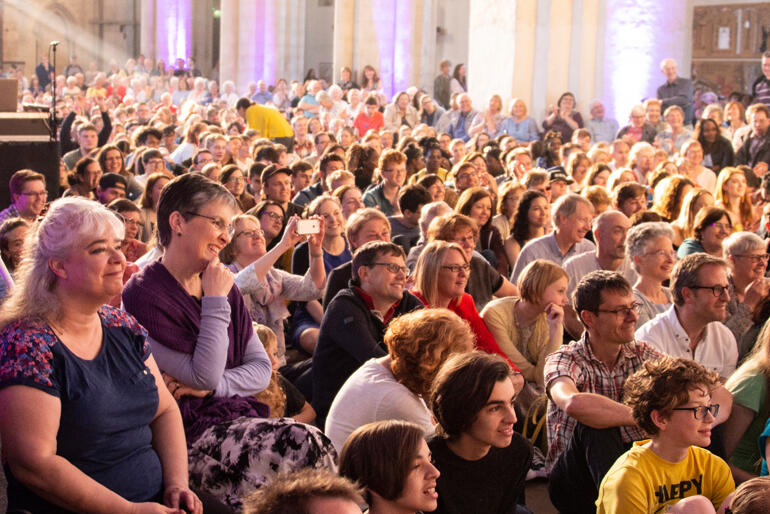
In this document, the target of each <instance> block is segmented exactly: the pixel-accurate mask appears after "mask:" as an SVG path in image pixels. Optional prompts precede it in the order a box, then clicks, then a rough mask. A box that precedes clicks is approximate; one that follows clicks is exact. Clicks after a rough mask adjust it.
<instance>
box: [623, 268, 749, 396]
mask: <svg viewBox="0 0 770 514" xmlns="http://www.w3.org/2000/svg"><path fill="white" fill-rule="evenodd" d="M671 292H672V293H673V296H674V304H673V305H672V306H671V307H670V308H669V309H668V310H666V311H665V312H663V313H661V314H658V315H657V316H656V317H654V318H653V319H651V320H650V321H648V322H647V323H645V324H644V325H642V326H641V327H639V330H637V331H636V338H637V339H639V340H640V341H645V342H647V343H649V344H650V346H652V347H653V348H655V349H656V350H658V351H660V352H662V353H664V354H666V355H670V356H672V357H684V358H687V359H692V360H694V361H696V362H698V363H700V364H701V365H703V366H705V367H706V368H708V369H710V370H713V371H716V372H717V373H718V374H719V376H720V378H721V379H722V381H723V382H724V381H725V380H727V379H728V378H729V377H730V375H732V373H733V371H735V367H736V364H737V362H738V345H737V343H736V342H735V336H734V335H733V333H732V332H731V331H730V329H729V328H727V326H725V324H724V323H722V322H723V321H724V320H725V318H726V316H727V303H728V302H729V301H730V283H729V281H728V280H727V263H726V262H725V261H724V260H722V259H719V258H717V257H713V256H711V255H708V254H705V253H693V254H690V255H688V256H687V257H685V258H684V259H682V260H680V261H679V262H677V263H676V265H675V266H674V270H673V271H672V272H671Z"/></svg>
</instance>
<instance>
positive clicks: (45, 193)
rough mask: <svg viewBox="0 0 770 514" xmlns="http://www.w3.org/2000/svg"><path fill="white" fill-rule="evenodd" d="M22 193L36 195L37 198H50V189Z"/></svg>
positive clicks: (30, 195)
mask: <svg viewBox="0 0 770 514" xmlns="http://www.w3.org/2000/svg"><path fill="white" fill-rule="evenodd" d="M21 194H22V195H24V196H29V197H32V196H34V197H35V198H48V191H40V192H38V193H35V192H31V191H30V192H29V193H21Z"/></svg>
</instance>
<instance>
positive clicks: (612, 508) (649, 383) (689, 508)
mask: <svg viewBox="0 0 770 514" xmlns="http://www.w3.org/2000/svg"><path fill="white" fill-rule="evenodd" d="M719 384H720V382H719V375H718V374H717V373H715V372H714V371H711V370H708V369H706V368H704V367H703V366H701V365H700V364H698V363H697V362H695V361H693V360H690V359H683V358H678V359H675V358H672V357H668V356H664V357H661V358H659V359H656V360H653V361H647V362H645V363H644V366H643V367H642V369H640V370H639V371H637V372H636V373H635V374H634V375H632V376H630V377H629V378H628V380H626V384H625V386H624V389H625V403H626V405H628V406H629V407H630V408H631V411H632V415H633V417H634V421H635V422H636V424H637V425H638V426H639V427H640V428H642V429H644V431H645V432H647V433H648V434H649V435H650V439H649V440H646V441H637V442H636V443H634V445H633V446H632V447H631V449H630V450H628V451H627V452H626V453H624V454H623V455H621V456H620V458H619V459H618V460H617V461H615V464H613V466H612V467H611V468H610V470H609V471H608V472H607V474H606V475H605V477H604V480H603V481H602V484H601V486H600V487H599V499H598V500H597V502H596V505H597V513H598V514H605V513H615V512H617V513H620V512H622V513H624V514H625V513H636V512H640V513H641V512H686V513H713V512H715V510H716V509H719V508H720V507H721V506H722V503H723V502H724V501H725V499H726V498H727V497H728V496H729V495H730V493H732V492H733V490H734V489H735V482H733V477H732V475H731V474H730V468H729V467H728V465H727V463H726V462H725V461H723V460H722V459H720V458H719V457H717V456H716V455H714V454H713V453H711V452H709V451H708V450H706V449H704V448H703V447H705V446H708V445H709V444H710V443H711V429H712V427H713V426H714V422H715V421H716V415H717V413H718V412H719V407H720V405H719V404H718V403H712V397H711V392H712V391H713V390H714V389H716V388H717V387H718V386H719Z"/></svg>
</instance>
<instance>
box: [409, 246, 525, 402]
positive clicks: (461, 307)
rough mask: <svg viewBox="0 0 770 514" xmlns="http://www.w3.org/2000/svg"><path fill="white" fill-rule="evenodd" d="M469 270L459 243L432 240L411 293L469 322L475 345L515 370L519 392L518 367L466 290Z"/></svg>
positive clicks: (420, 262) (418, 269) (424, 250)
mask: <svg viewBox="0 0 770 514" xmlns="http://www.w3.org/2000/svg"><path fill="white" fill-rule="evenodd" d="M470 269H471V267H470V264H469V263H468V258H467V257H466V256H465V252H464V251H463V249H462V248H461V247H460V245H458V244H457V243H448V242H446V241H432V242H430V243H428V244H427V245H426V246H425V248H424V249H423V251H422V253H421V254H420V257H419V258H418V259H417V265H416V267H415V283H414V289H412V291H411V292H412V294H414V295H415V296H417V298H419V299H420V301H421V302H422V303H424V304H425V306H426V307H443V308H445V309H449V310H451V311H453V312H454V313H455V314H457V315H458V316H460V317H461V318H462V319H464V320H465V321H466V322H468V325H470V327H471V330H472V331H473V334H474V335H475V336H476V342H475V347H476V348H477V349H479V350H483V351H485V352H489V353H496V354H498V355H500V356H502V357H503V358H504V359H505V360H506V362H508V364H509V365H510V366H511V367H512V368H513V369H514V370H515V371H516V372H517V374H516V376H515V377H514V385H515V386H516V390H517V391H519V390H521V388H522V386H523V385H524V379H523V378H522V377H521V372H520V371H519V368H517V367H516V365H515V364H514V363H513V362H512V361H511V360H510V359H509V358H508V357H507V356H506V355H505V353H504V352H503V351H502V350H501V349H500V346H498V344H497V341H495V338H494V336H493V335H492V333H491V332H490V331H489V329H487V326H486V325H485V324H484V320H482V319H481V316H479V312H478V311H477V310H476V306H475V305H474V303H473V297H472V296H471V295H469V294H468V293H466V292H465V284H466V282H468V276H469V274H470Z"/></svg>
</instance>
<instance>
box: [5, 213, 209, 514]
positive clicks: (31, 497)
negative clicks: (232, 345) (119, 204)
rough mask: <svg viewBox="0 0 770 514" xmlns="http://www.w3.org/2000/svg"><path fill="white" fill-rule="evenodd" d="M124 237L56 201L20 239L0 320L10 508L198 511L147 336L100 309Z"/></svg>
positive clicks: (119, 228)
mask: <svg viewBox="0 0 770 514" xmlns="http://www.w3.org/2000/svg"><path fill="white" fill-rule="evenodd" d="M123 237H124V228H123V222H122V221H121V220H120V219H119V218H118V216H117V215H116V214H115V213H113V212H111V211H109V210H107V208H106V207H104V206H102V205H101V204H99V203H97V202H93V201H90V200H86V199H83V198H65V199H61V200H57V201H56V202H54V203H53V204H52V205H51V209H50V211H48V214H47V215H46V217H45V218H44V219H43V220H42V221H41V222H40V224H39V225H38V226H36V227H35V228H34V230H33V232H32V233H31V234H30V236H29V238H28V241H27V243H26V246H25V250H24V252H25V253H24V256H25V258H24V260H23V261H22V262H21V265H20V269H19V274H18V277H17V278H18V282H17V285H16V287H15V288H14V290H13V292H12V293H11V296H10V297H9V298H8V300H7V302H6V303H5V305H4V306H3V310H2V312H1V313H0V328H1V329H2V333H1V334H0V340H1V341H2V343H1V344H0V353H2V355H3V359H2V363H0V411H2V413H3V415H2V416H0V436H1V437H2V440H3V443H4V444H3V455H4V460H5V462H7V464H8V468H6V469H7V470H8V507H9V510H10V511H25V512H26V511H30V512H64V511H66V512H71V511H74V512H124V511H125V512H129V511H132V512H170V511H171V509H168V510H164V509H165V508H164V507H163V506H162V505H160V503H165V504H166V505H167V506H168V507H172V508H173V509H175V510H176V509H180V508H181V507H185V508H186V509H187V510H188V511H189V512H196V513H200V512H202V505H201V502H200V500H199V499H198V497H197V496H196V495H195V494H194V493H193V492H192V491H190V489H189V487H188V469H187V451H186V447H185V435H184V430H183V427H182V419H181V416H180V414H179V408H178V407H177V405H176V403H175V402H174V399H173V398H172V396H171V395H170V394H169V392H168V390H167V389H166V386H165V385H164V383H163V378H162V377H161V374H160V371H159V370H158V366H157V365H156V364H155V360H154V358H153V356H152V355H151V354H150V349H149V346H148V344H147V339H146V336H147V333H146V332H145V330H144V328H142V327H141V326H140V325H139V324H138V323H137V321H136V319H134V318H133V317H132V316H130V315H128V314H126V313H125V312H123V311H120V310H118V309H115V308H113V307H109V306H107V305H104V304H105V303H107V302H108V301H109V300H110V299H111V298H113V297H114V296H115V295H118V294H120V291H121V289H122V288H123V273H124V271H125V269H126V259H125V257H124V256H123V254H122V253H121V251H120V242H121V240H122V239H123ZM52 477H58V478H57V479H51V478H52Z"/></svg>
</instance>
